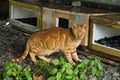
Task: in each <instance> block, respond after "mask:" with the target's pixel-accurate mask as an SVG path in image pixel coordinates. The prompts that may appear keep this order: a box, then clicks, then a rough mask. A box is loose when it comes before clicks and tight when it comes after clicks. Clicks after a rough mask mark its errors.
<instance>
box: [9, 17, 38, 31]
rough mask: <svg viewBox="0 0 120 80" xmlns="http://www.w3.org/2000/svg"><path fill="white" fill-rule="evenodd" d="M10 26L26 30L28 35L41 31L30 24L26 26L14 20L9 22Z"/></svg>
mask: <svg viewBox="0 0 120 80" xmlns="http://www.w3.org/2000/svg"><path fill="white" fill-rule="evenodd" d="M9 22H10V24H11V25H14V26H16V27H17V28H19V29H21V30H24V31H26V32H28V33H31V32H36V31H39V30H40V29H38V28H36V27H34V26H32V25H29V24H26V23H22V22H20V21H17V20H14V19H10V20H9Z"/></svg>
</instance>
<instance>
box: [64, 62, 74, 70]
mask: <svg viewBox="0 0 120 80" xmlns="http://www.w3.org/2000/svg"><path fill="white" fill-rule="evenodd" d="M63 68H65V69H68V68H73V66H72V65H71V64H70V63H64V64H63Z"/></svg>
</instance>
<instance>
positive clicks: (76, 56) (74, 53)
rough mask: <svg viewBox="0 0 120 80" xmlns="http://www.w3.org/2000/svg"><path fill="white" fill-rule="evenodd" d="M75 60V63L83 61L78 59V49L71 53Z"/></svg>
mask: <svg viewBox="0 0 120 80" xmlns="http://www.w3.org/2000/svg"><path fill="white" fill-rule="evenodd" d="M71 54H72V56H73V58H74V60H75V61H80V62H81V61H82V60H81V59H79V58H78V55H77V52H76V49H73V50H72V52H71Z"/></svg>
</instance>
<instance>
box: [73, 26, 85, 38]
mask: <svg viewBox="0 0 120 80" xmlns="http://www.w3.org/2000/svg"><path fill="white" fill-rule="evenodd" d="M72 32H73V35H74V37H75V38H76V39H78V40H81V39H83V38H84V36H85V34H86V24H83V25H76V24H74V25H73V26H72Z"/></svg>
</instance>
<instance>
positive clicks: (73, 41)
mask: <svg viewBox="0 0 120 80" xmlns="http://www.w3.org/2000/svg"><path fill="white" fill-rule="evenodd" d="M85 33H86V25H85V24H84V25H75V24H74V25H73V26H72V28H61V27H56V28H52V29H48V30H42V31H39V32H35V33H34V34H32V35H31V36H30V38H29V39H28V41H27V44H26V49H25V51H24V53H23V54H22V56H21V57H19V58H14V59H12V61H13V62H20V61H22V60H23V59H24V58H25V57H26V56H27V55H28V53H29V54H30V56H31V58H32V61H33V62H34V63H35V64H36V63H37V61H36V59H35V56H38V57H39V58H40V59H42V60H44V61H47V62H50V61H51V59H49V58H46V57H45V56H47V55H50V54H52V53H53V52H56V51H60V50H61V51H63V52H64V54H65V56H66V58H67V60H68V62H69V63H71V64H72V65H75V62H74V61H73V60H72V57H73V59H74V60H75V61H78V60H80V59H79V58H78V56H77V53H76V48H77V47H78V46H79V44H80V43H81V40H82V39H83V38H84V36H85ZM80 61H81V60H80Z"/></svg>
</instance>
